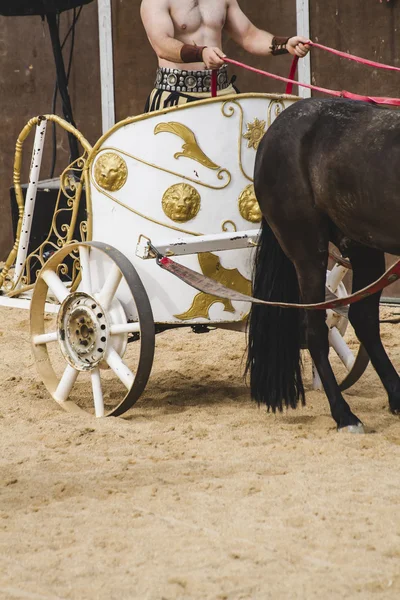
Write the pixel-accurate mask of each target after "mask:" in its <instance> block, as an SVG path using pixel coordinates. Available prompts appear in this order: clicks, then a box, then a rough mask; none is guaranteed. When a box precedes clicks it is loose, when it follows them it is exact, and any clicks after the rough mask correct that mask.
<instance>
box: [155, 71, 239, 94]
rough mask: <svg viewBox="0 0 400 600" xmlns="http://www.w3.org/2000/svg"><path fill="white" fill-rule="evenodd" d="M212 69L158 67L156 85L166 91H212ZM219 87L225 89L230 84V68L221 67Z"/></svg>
mask: <svg viewBox="0 0 400 600" xmlns="http://www.w3.org/2000/svg"><path fill="white" fill-rule="evenodd" d="M211 73H212V71H211V70H205V71H187V70H180V69H167V68H166V67H158V69H157V78H156V81H155V84H154V85H155V87H156V88H157V89H158V90H165V91H166V92H187V93H189V94H190V93H196V92H211ZM217 79H218V89H219V90H224V89H225V88H227V87H228V86H229V82H228V68H227V67H226V66H224V67H221V69H220V70H219V71H218V78H217Z"/></svg>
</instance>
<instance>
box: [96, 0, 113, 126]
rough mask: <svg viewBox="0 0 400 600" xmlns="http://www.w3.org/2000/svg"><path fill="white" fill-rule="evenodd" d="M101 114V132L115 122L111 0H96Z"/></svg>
mask: <svg viewBox="0 0 400 600" xmlns="http://www.w3.org/2000/svg"><path fill="white" fill-rule="evenodd" d="M98 14H99V45H100V79H101V114H102V124H103V133H105V132H106V131H108V130H109V129H111V127H112V126H113V125H114V124H115V91H114V90H115V88H114V61H113V35H112V12H111V0H98Z"/></svg>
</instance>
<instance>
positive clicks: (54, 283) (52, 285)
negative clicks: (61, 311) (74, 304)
mask: <svg viewBox="0 0 400 600" xmlns="http://www.w3.org/2000/svg"><path fill="white" fill-rule="evenodd" d="M42 278H43V279H44V281H45V282H46V283H47V285H48V287H49V289H50V290H51V291H52V292H53V294H54V295H55V297H56V298H57V300H58V301H59V303H60V304H62V302H63V301H64V300H65V298H66V297H67V296H68V295H69V290H68V289H67V288H66V287H65V285H64V284H63V282H62V281H61V279H60V278H59V276H58V275H57V274H56V273H55V272H54V271H52V270H51V269H44V271H43V272H42Z"/></svg>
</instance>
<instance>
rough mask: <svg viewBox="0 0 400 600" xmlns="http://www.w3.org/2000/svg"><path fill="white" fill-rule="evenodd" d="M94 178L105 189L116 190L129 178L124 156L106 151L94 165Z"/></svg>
mask: <svg viewBox="0 0 400 600" xmlns="http://www.w3.org/2000/svg"><path fill="white" fill-rule="evenodd" d="M94 178H95V181H96V183H97V185H99V186H100V187H101V188H103V190H107V191H108V192H116V191H118V190H120V189H121V188H122V187H123V186H124V185H125V183H126V180H127V179H128V167H127V165H126V162H125V161H124V159H123V158H121V157H120V156H118V154H115V153H114V152H106V153H104V154H102V155H101V156H99V158H98V159H97V161H96V164H95V166H94Z"/></svg>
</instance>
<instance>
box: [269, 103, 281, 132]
mask: <svg viewBox="0 0 400 600" xmlns="http://www.w3.org/2000/svg"><path fill="white" fill-rule="evenodd" d="M283 110H285V103H284V102H283V100H280V99H274V100H271V102H270V103H269V105H268V116H267V127H271V125H272V123H273V122H274V121H275V119H276V118H277V117H279V115H280V114H281V112H282V111H283ZM273 113H274V114H273Z"/></svg>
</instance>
